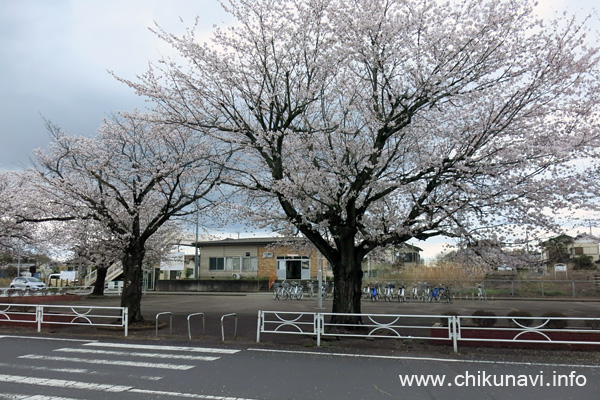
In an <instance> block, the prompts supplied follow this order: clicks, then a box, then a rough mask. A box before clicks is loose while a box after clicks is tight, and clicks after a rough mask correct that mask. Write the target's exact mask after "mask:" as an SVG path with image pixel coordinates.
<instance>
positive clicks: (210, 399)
mask: <svg viewBox="0 0 600 400" xmlns="http://www.w3.org/2000/svg"><path fill="white" fill-rule="evenodd" d="M128 393H141V394H152V395H160V396H161V398H162V396H171V397H185V398H188V399H206V400H253V399H248V398H245V397H231V396H210V395H206V394H195V393H178V392H163V391H161V390H146V389H131V390H130V391H129V392H128Z"/></svg>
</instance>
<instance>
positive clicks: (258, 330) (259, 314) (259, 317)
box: [256, 310, 262, 343]
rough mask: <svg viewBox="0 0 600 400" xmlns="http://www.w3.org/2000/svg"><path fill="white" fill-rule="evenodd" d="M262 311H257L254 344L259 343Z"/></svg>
mask: <svg viewBox="0 0 600 400" xmlns="http://www.w3.org/2000/svg"><path fill="white" fill-rule="evenodd" d="M261 316H262V311H261V310H258V323H257V327H256V343H260V330H261V328H262V319H261Z"/></svg>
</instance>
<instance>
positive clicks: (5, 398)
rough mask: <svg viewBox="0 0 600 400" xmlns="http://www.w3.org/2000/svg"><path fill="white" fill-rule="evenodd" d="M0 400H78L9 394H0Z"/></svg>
mask: <svg viewBox="0 0 600 400" xmlns="http://www.w3.org/2000/svg"><path fill="white" fill-rule="evenodd" d="M0 400H80V399H74V398H71V397H56V396H43V395H39V394H36V395H33V396H31V395H28V394H11V393H3V394H0Z"/></svg>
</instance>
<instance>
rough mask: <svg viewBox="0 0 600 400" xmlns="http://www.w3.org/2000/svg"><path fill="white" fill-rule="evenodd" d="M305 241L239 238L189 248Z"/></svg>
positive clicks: (283, 238)
mask: <svg viewBox="0 0 600 400" xmlns="http://www.w3.org/2000/svg"><path fill="white" fill-rule="evenodd" d="M299 241H306V239H305V238H297V237H255V238H241V239H232V238H227V239H222V240H208V241H202V242H195V243H191V246H198V247H216V246H266V245H270V244H274V243H278V242H281V243H289V242H299Z"/></svg>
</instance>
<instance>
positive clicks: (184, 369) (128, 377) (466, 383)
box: [0, 336, 600, 400]
mask: <svg viewBox="0 0 600 400" xmlns="http://www.w3.org/2000/svg"><path fill="white" fill-rule="evenodd" d="M0 349H1V352H2V362H1V363H0V393H1V394H0V399H30V400H33V399H36V400H42V399H43V400H71V399H88V400H95V399H102V400H104V399H107V398H110V399H111V400H119V399H133V400H136V399H140V400H141V399H144V400H148V399H182V398H190V399H240V400H241V399H282V398H284V399H313V398H327V399H390V398H392V399H396V398H397V399H400V398H402V399H406V398H409V399H438V398H445V399H459V398H460V399H465V400H467V399H478V400H481V399H525V398H528V399H578V400H585V399H596V398H597V393H598V389H600V384H599V382H600V367H599V366H598V365H597V364H594V363H589V362H578V361H574V360H571V361H552V360H547V361H545V362H531V361H525V360H523V361H511V360H503V359H499V358H497V357H496V358H494V357H491V358H489V359H485V358H483V359H466V358H464V357H442V358H440V357H424V356H410V355H409V356H384V355H378V354H369V353H361V354H356V353H354V354H353V353H338V352H331V351H323V350H321V349H304V350H303V349H275V348H271V347H269V346H267V347H264V346H239V345H238V346H231V345H221V346H210V347H201V346H197V345H191V346H190V345H187V346H183V345H173V344H165V343H157V342H156V341H155V342H151V341H146V342H132V341H131V340H126V339H122V340H115V339H111V340H105V339H101V340H92V339H79V340H72V339H67V340H64V339H62V340H57V338H48V337H45V336H37V337H27V336H20V337H19V336H2V337H0ZM418 380H420V382H419V381H418Z"/></svg>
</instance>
